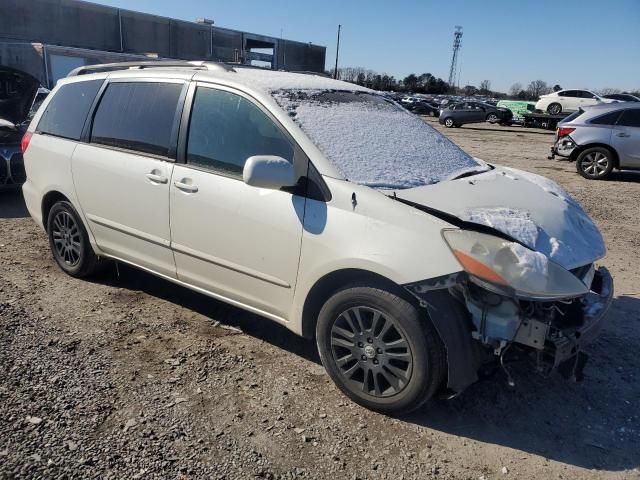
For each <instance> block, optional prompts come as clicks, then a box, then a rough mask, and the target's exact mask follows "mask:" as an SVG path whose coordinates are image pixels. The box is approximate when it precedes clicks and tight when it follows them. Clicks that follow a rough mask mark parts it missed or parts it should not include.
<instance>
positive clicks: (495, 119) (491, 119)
mask: <svg viewBox="0 0 640 480" xmlns="http://www.w3.org/2000/svg"><path fill="white" fill-rule="evenodd" d="M499 121H500V119H499V118H498V115H496V114H495V113H490V114H489V115H487V122H489V123H498V122H499Z"/></svg>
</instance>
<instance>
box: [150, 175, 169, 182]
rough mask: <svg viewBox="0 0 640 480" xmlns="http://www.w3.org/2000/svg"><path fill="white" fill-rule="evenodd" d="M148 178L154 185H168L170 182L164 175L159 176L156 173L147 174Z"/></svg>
mask: <svg viewBox="0 0 640 480" xmlns="http://www.w3.org/2000/svg"><path fill="white" fill-rule="evenodd" d="M146 177H147V178H148V179H149V180H151V181H152V182H154V183H167V182H168V181H169V179H168V178H167V177H165V176H164V175H158V174H156V173H147V175H146Z"/></svg>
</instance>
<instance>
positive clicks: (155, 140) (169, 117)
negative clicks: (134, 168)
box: [91, 82, 183, 157]
mask: <svg viewBox="0 0 640 480" xmlns="http://www.w3.org/2000/svg"><path fill="white" fill-rule="evenodd" d="M182 87H183V84H182V83H158V82H148V83H147V82H114V83H111V84H110V85H109V86H108V87H107V89H106V90H105V92H104V95H103V97H102V99H101V100H100V104H99V105H98V109H97V111H96V114H95V116H94V119H93V128H92V130H91V143H99V144H102V145H108V146H111V147H118V148H124V149H127V150H136V151H139V152H143V153H150V154H153V155H159V156H163V157H166V156H168V155H169V146H170V142H171V133H172V130H173V122H174V118H175V116H176V109H177V107H178V101H179V98H180V92H181V91H182Z"/></svg>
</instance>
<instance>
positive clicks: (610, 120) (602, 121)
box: [589, 110, 621, 125]
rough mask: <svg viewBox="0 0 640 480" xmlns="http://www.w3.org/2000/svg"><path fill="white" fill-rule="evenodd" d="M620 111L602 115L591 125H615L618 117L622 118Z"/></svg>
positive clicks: (592, 121)
mask: <svg viewBox="0 0 640 480" xmlns="http://www.w3.org/2000/svg"><path fill="white" fill-rule="evenodd" d="M620 113H621V112H620V110H618V111H616V112H609V113H605V114H604V115H600V116H599V117H596V118H594V119H593V120H591V121H590V122H589V123H592V124H594V125H615V124H616V122H617V121H618V117H620Z"/></svg>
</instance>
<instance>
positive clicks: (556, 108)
mask: <svg viewBox="0 0 640 480" xmlns="http://www.w3.org/2000/svg"><path fill="white" fill-rule="evenodd" d="M547 113H548V114H549V115H560V114H561V113H562V105H560V104H559V103H552V104H551V105H549V106H548V107H547Z"/></svg>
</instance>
